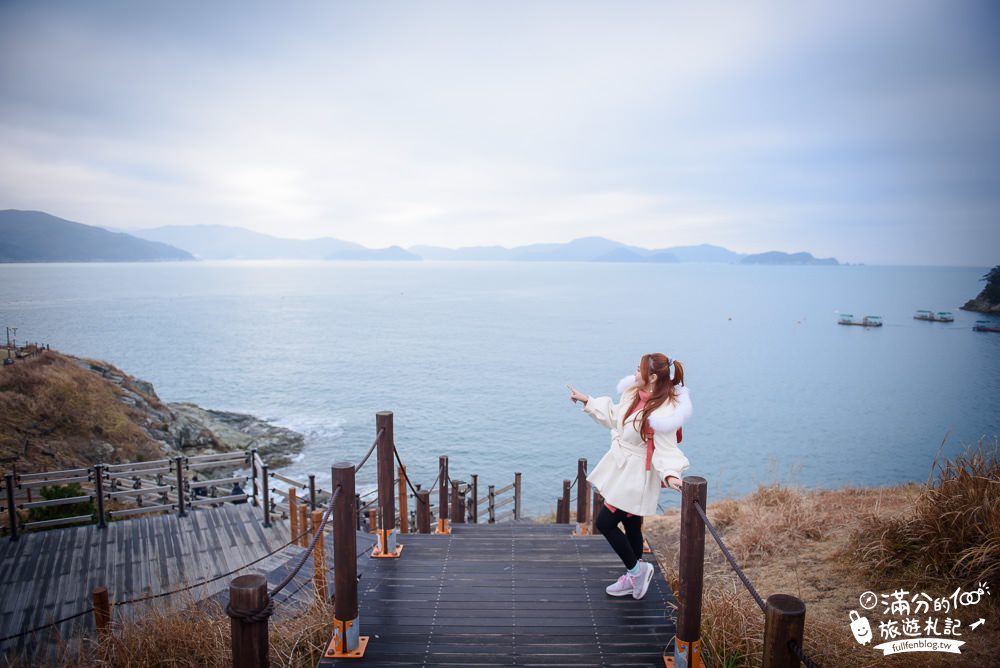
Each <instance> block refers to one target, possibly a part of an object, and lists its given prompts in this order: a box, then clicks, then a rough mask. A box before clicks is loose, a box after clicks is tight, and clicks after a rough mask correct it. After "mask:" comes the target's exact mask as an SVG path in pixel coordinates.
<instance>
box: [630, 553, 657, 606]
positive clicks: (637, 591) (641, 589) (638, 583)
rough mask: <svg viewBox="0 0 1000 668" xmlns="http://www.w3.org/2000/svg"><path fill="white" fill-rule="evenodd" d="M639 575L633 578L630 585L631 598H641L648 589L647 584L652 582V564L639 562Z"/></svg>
mask: <svg viewBox="0 0 1000 668" xmlns="http://www.w3.org/2000/svg"><path fill="white" fill-rule="evenodd" d="M639 568H640V570H639V574H638V575H636V576H635V580H634V582H633V583H632V598H636V599H638V598H642V597H643V596H645V595H646V590H647V589H649V583H650V582H652V581H653V572H654V569H653V564H651V563H649V562H648V561H643V562H641V565H640V566H639Z"/></svg>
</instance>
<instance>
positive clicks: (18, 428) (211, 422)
mask: <svg viewBox="0 0 1000 668" xmlns="http://www.w3.org/2000/svg"><path fill="white" fill-rule="evenodd" d="M303 445H304V440H303V437H302V435H301V434H298V433H296V432H294V431H292V430H290V429H285V428H284V427H278V426H275V425H272V424H269V423H267V422H265V421H263V420H259V419H257V418H255V417H253V416H252V415H244V414H241V413H229V412H224V411H214V410H206V409H204V408H201V407H198V406H195V405H194V404H188V403H165V402H163V401H161V400H160V398H159V397H158V396H157V394H156V391H155V389H154V388H153V386H152V385H151V384H150V383H148V382H146V381H143V380H140V379H138V378H134V377H132V376H130V375H128V374H127V373H125V372H124V371H122V370H121V369H118V368H117V367H115V366H113V365H111V364H108V363H107V362H102V361H98V360H91V359H84V358H79V357H74V356H72V355H66V354H63V353H59V352H56V351H54V350H47V351H42V352H40V353H39V354H37V355H35V356H34V357H31V358H30V359H26V360H23V361H19V362H17V363H16V364H11V365H9V366H3V367H0V465H2V466H3V467H4V468H7V469H9V468H11V467H12V466H16V467H17V469H18V470H19V471H21V472H31V471H41V470H59V469H67V468H77V467H86V466H91V465H93V464H95V463H98V462H103V463H106V464H114V463H119V462H127V461H143V460H152V459H162V458H164V457H176V456H178V455H187V456H190V455H195V454H210V453H215V452H229V451H233V450H243V449H246V448H249V447H253V448H256V449H257V451H258V453H259V454H260V456H261V457H262V458H263V459H264V461H265V462H267V463H268V464H270V465H271V466H274V467H280V466H285V465H287V464H288V463H289V462H290V461H291V457H292V456H293V455H294V454H296V453H298V452H300V451H301V450H302V447H303Z"/></svg>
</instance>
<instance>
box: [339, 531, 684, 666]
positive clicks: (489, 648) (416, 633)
mask: <svg viewBox="0 0 1000 668" xmlns="http://www.w3.org/2000/svg"><path fill="white" fill-rule="evenodd" d="M571 531H572V527H571V526H570V525H567V524H533V523H528V522H509V523H504V524H498V525H492V526H490V525H482V524H480V525H470V524H466V525H455V526H454V527H453V532H452V534H451V535H450V536H436V535H413V534H408V535H402V536H400V537H399V542H400V543H401V544H403V545H404V548H403V552H402V557H401V558H399V559H371V558H368V557H362V559H361V562H359V564H358V568H359V573H360V574H361V576H362V577H361V582H360V583H359V589H358V600H359V605H360V615H359V621H360V626H361V634H362V635H366V636H369V637H370V640H369V643H368V647H367V651H366V652H365V656H364V658H363V659H361V660H358V659H339V660H337V659H324V660H323V661H322V662H321V664H320V665H321V666H327V667H329V666H354V667H355V668H356V667H357V665H360V663H363V664H364V665H365V666H369V667H371V666H439V665H451V666H454V665H462V666H514V665H517V666H536V665H537V666H542V665H544V666H574V667H579V666H656V667H658V668H662V666H663V659H662V655H663V649H664V647H665V646H666V645H667V643H668V642H669V641H670V639H671V637H672V636H673V635H674V630H675V627H674V615H673V612H674V611H673V608H672V607H671V606H670V605H668V604H670V603H672V602H673V597H672V595H671V593H670V588H669V587H668V586H667V584H666V582H665V581H664V578H663V574H662V573H661V572H660V569H659V566H658V565H657V564H656V562H655V560H654V559H650V561H651V562H652V563H653V564H654V566H655V567H656V573H655V576H654V578H653V582H652V584H651V585H650V587H649V591H648V592H647V594H646V597H645V598H644V599H642V600H639V601H637V600H634V599H633V598H632V597H631V596H626V597H621V598H616V597H613V596H608V595H607V594H606V593H605V591H604V588H605V587H606V586H607V585H608V584H610V583H611V582H613V581H614V580H615V578H617V577H618V576H619V575H621V573H622V572H623V570H624V569H623V566H622V563H621V561H620V560H619V559H618V557H617V556H616V555H615V553H614V552H613V551H612V550H611V547H610V546H609V545H608V544H607V541H606V540H605V539H604V538H603V537H602V536H589V537H582V538H574V537H572V536H571ZM650 556H651V555H647V558H649V557H650Z"/></svg>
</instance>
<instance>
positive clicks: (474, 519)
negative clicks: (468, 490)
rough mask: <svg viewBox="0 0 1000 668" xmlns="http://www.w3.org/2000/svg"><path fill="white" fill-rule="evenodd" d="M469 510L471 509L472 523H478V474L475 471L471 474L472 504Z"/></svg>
mask: <svg viewBox="0 0 1000 668" xmlns="http://www.w3.org/2000/svg"><path fill="white" fill-rule="evenodd" d="M469 510H471V511H472V523H473V524H479V476H478V475H477V474H475V473H473V474H472V506H471V507H470V508H469Z"/></svg>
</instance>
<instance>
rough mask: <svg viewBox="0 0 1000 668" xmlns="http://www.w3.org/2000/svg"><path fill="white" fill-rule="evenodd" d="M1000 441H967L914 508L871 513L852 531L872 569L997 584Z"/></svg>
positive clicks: (917, 579)
mask: <svg viewBox="0 0 1000 668" xmlns="http://www.w3.org/2000/svg"><path fill="white" fill-rule="evenodd" d="M998 454H1000V445H998V443H997V442H996V441H994V443H993V444H992V447H991V448H984V445H983V441H982V440H980V441H979V443H978V445H977V447H975V448H969V449H967V450H966V451H965V452H963V453H962V454H961V455H959V456H958V457H956V458H955V459H953V460H950V461H946V462H945V463H944V464H942V465H941V467H940V469H939V471H938V476H937V480H936V482H935V483H934V484H933V485H931V484H929V485H927V487H926V489H924V490H923V492H922V493H921V494H920V496H919V497H918V498H917V501H916V504H915V505H914V508H913V510H912V512H910V513H907V514H906V515H903V516H898V517H891V518H885V517H881V516H880V515H879V514H878V513H866V514H865V515H864V517H863V518H862V526H861V528H860V529H859V530H858V531H856V532H855V534H854V535H853V536H852V539H853V548H854V551H855V552H856V554H857V556H858V558H859V559H860V560H861V562H862V563H863V564H864V565H865V567H866V568H867V569H868V570H870V571H871V572H872V573H875V574H878V575H880V576H883V577H885V578H896V579H905V580H909V581H911V582H914V583H916V584H931V585H935V584H943V583H956V584H958V585H963V586H972V585H975V584H976V583H977V582H990V581H992V582H994V583H998V585H1000V461H998Z"/></svg>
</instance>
